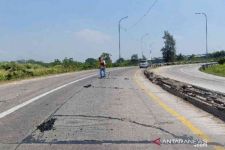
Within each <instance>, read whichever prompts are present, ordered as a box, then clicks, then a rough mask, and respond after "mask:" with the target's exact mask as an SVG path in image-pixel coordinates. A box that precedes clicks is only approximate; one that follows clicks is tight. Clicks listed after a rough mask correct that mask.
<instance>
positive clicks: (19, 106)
mask: <svg viewBox="0 0 225 150" xmlns="http://www.w3.org/2000/svg"><path fill="white" fill-rule="evenodd" d="M93 76H96V74H92V75H89V76H86V77H83V78H80V79H78V80H75V81H72V82H70V83H67V84H64V85H62V86H59V87H57V88H55V89H52V90H50V91H48V92H46V93H43V94H41V95H39V96H36V97H34V98H32V99H30V100H28V101H26V102H23V103H21V104H19V105H17V106H14V107H12V108H10V109H8V110H6V111H4V112H2V113H0V119H1V118H3V117H5V116H7V115H9V114H11V113H13V112H15V111H17V110H18V109H20V108H22V107H24V106H26V105H28V104H30V103H32V102H34V101H36V100H38V99H40V98H42V97H44V96H46V95H48V94H51V93H53V92H55V91H57V90H59V89H62V88H64V87H66V86H68V85H71V84H73V83H76V82H79V81H81V80H85V79H88V78H90V77H93Z"/></svg>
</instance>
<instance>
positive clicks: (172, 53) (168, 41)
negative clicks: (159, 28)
mask: <svg viewBox="0 0 225 150" xmlns="http://www.w3.org/2000/svg"><path fill="white" fill-rule="evenodd" d="M163 39H164V47H163V48H162V49H161V52H162V55H163V59H164V61H165V62H174V61H175V59H176V41H175V40H174V38H173V36H172V35H171V34H170V33H169V32H168V31H164V36H163Z"/></svg>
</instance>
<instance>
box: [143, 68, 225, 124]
mask: <svg viewBox="0 0 225 150" xmlns="http://www.w3.org/2000/svg"><path fill="white" fill-rule="evenodd" d="M151 69H152V68H148V69H146V70H145V71H144V74H145V76H146V77H147V78H148V79H149V80H150V81H151V82H153V83H155V84H157V85H159V86H160V87H162V88H163V89H164V90H166V91H168V92H170V93H172V94H174V95H176V96H178V97H180V98H182V99H184V100H186V101H188V102H190V103H191V104H193V105H195V106H197V107H199V108H201V109H203V110H205V111H207V112H209V113H211V114H213V115H214V116H216V117H218V118H220V119H221V120H223V121H225V94H224V93H221V92H217V91H212V90H208V89H205V88H202V87H198V86H194V85H191V84H187V83H184V82H180V81H177V80H173V79H169V78H165V77H162V76H160V75H156V74H154V72H152V71H151Z"/></svg>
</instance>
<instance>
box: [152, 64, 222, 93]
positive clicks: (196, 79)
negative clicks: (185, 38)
mask: <svg viewBox="0 0 225 150" xmlns="http://www.w3.org/2000/svg"><path fill="white" fill-rule="evenodd" d="M200 67H201V64H189V65H175V66H164V67H159V68H156V69H154V71H155V73H157V74H159V75H162V76H164V77H168V78H171V79H175V80H178V81H182V82H186V83H190V84H193V85H196V86H200V87H203V88H207V89H211V90H214V91H219V92H223V93H225V77H219V76H215V75H211V74H207V73H203V72H201V71H199V68H200Z"/></svg>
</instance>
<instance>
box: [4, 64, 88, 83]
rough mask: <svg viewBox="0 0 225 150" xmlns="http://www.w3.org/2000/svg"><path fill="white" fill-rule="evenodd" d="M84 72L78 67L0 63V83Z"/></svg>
mask: <svg viewBox="0 0 225 150" xmlns="http://www.w3.org/2000/svg"><path fill="white" fill-rule="evenodd" d="M79 70H85V69H84V68H81V67H79V66H75V65H71V66H63V65H55V66H49V67H45V66H42V65H39V64H19V63H0V82H3V81H12V80H20V79H26V78H32V77H39V76H46V75H53V74H60V73H67V72H73V71H79Z"/></svg>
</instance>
